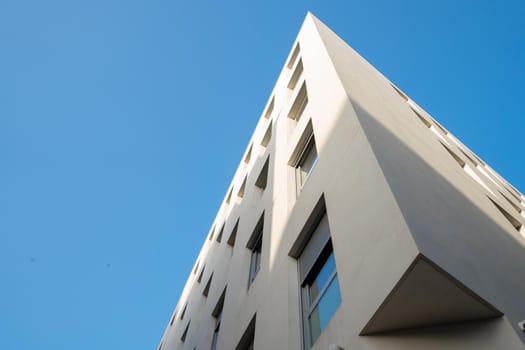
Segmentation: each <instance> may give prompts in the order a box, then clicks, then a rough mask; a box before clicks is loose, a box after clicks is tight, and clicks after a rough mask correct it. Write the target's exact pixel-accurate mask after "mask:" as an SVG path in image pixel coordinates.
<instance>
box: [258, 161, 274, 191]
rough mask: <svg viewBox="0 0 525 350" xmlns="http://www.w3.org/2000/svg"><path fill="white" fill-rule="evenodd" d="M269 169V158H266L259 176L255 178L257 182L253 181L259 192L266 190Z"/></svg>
mask: <svg viewBox="0 0 525 350" xmlns="http://www.w3.org/2000/svg"><path fill="white" fill-rule="evenodd" d="M269 167H270V156H268V157H267V158H266V161H265V162H264V165H263V167H262V169H261V172H260V173H259V176H257V180H256V181H255V186H257V187H259V188H260V189H261V190H264V189H266V184H267V183H268V168H269Z"/></svg>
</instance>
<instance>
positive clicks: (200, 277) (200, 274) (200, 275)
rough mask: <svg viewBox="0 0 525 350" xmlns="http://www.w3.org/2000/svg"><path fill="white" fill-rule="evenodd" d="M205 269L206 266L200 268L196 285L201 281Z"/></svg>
mask: <svg viewBox="0 0 525 350" xmlns="http://www.w3.org/2000/svg"><path fill="white" fill-rule="evenodd" d="M205 267H206V265H203V266H202V270H201V273H199V277H197V282H198V283H201V281H202V275H204V268H205Z"/></svg>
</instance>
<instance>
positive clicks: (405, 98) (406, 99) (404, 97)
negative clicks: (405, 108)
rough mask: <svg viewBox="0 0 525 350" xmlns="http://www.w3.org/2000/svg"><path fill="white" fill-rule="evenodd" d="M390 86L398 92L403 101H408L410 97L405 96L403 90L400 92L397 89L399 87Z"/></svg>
mask: <svg viewBox="0 0 525 350" xmlns="http://www.w3.org/2000/svg"><path fill="white" fill-rule="evenodd" d="M390 85H391V86H392V87H393V88H394V90H396V92H397V93H398V94H399V96H401V97H402V98H403V100H405V101H408V97H407V95H405V94H404V93H403V92H402V91H401V90H399V89H398V88H397V86H395V85H394V84H392V83H390Z"/></svg>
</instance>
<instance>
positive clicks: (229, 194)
mask: <svg viewBox="0 0 525 350" xmlns="http://www.w3.org/2000/svg"><path fill="white" fill-rule="evenodd" d="M232 192H233V187H232V188H230V192H228V196H227V197H226V204H230V201H231V199H232Z"/></svg>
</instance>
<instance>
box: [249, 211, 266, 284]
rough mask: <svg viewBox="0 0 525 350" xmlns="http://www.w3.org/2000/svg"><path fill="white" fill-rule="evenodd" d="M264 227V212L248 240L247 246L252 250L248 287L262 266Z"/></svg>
mask: <svg viewBox="0 0 525 350" xmlns="http://www.w3.org/2000/svg"><path fill="white" fill-rule="evenodd" d="M263 228H264V213H263V214H262V215H261V218H260V219H259V221H258V222H257V225H255V229H254V230H253V233H252V235H251V237H250V239H249V240H248V244H247V245H246V248H248V249H250V250H251V251H252V253H251V259H250V272H249V276H248V288H249V287H250V286H251V284H252V282H253V281H254V280H255V277H256V276H257V272H259V268H260V267H261V251H262V239H263V237H262V236H263Z"/></svg>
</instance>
